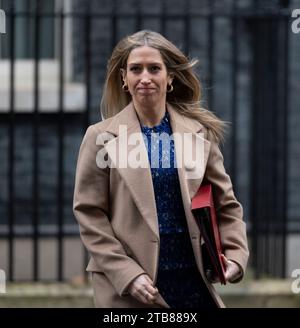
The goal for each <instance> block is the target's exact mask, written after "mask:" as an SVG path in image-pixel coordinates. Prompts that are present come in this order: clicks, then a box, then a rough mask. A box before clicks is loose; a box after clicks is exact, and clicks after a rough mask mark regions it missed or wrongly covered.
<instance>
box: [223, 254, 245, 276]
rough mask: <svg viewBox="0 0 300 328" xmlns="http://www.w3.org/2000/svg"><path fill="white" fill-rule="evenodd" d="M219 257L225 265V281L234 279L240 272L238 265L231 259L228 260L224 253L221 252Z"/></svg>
mask: <svg viewBox="0 0 300 328" xmlns="http://www.w3.org/2000/svg"><path fill="white" fill-rule="evenodd" d="M221 257H222V261H223V263H224V266H225V279H226V281H232V280H235V279H236V278H237V277H238V276H239V275H240V274H241V269H240V267H239V265H238V264H237V263H235V262H233V261H231V260H228V259H227V258H226V256H225V255H224V254H222V255H221Z"/></svg>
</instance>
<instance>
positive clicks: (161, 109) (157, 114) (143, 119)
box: [134, 103, 166, 128]
mask: <svg viewBox="0 0 300 328" xmlns="http://www.w3.org/2000/svg"><path fill="white" fill-rule="evenodd" d="M134 108H135V110H136V113H137V115H138V118H139V120H140V123H141V125H143V126H147V127H150V128H152V127H154V126H156V125H158V124H159V123H160V122H161V120H162V119H163V117H164V115H165V113H166V104H164V105H162V106H155V107H152V106H151V107H145V106H140V105H139V104H135V103H134Z"/></svg>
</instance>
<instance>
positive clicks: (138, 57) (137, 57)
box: [127, 46, 163, 64]
mask: <svg viewBox="0 0 300 328" xmlns="http://www.w3.org/2000/svg"><path fill="white" fill-rule="evenodd" d="M137 62H146V63H160V64H161V63H163V59H162V56H161V53H160V52H159V50H157V49H155V48H152V47H149V46H141V47H137V48H135V49H133V50H132V51H131V52H130V54H129V56H128V59H127V64H133V63H137Z"/></svg>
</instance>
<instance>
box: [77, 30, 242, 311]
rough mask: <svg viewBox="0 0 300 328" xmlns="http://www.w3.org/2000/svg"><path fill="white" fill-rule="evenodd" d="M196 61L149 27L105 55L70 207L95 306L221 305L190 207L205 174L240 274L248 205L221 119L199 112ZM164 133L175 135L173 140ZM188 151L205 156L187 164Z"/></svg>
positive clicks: (230, 260)
mask: <svg viewBox="0 0 300 328" xmlns="http://www.w3.org/2000/svg"><path fill="white" fill-rule="evenodd" d="M194 64H195V61H193V62H189V61H188V59H187V58H186V57H185V55H184V54H183V53H182V52H181V51H180V50H179V49H178V48H177V47H176V46H175V45H174V44H172V43H171V42H169V41H168V40H166V39H165V38H164V37H163V36H162V35H160V34H159V33H156V32H152V31H146V30H144V31H140V32H137V33H135V34H133V35H131V36H128V37H125V38H124V39H123V40H121V41H120V42H119V43H118V44H117V46H116V47H115V49H114V51H113V53H112V56H111V58H110V60H109V63H108V71H107V78H106V82H105V86H104V90H103V98H102V102H101V106H102V115H103V116H104V117H105V119H104V120H102V121H101V122H99V123H97V124H94V125H92V126H90V127H89V128H88V129H87V132H86V134H85V136H84V139H83V141H82V145H81V148H80V152H79V157H78V164H77V171H76V183H75V192H74V207H73V210H74V214H75V216H76V218H77V220H78V222H79V226H80V233H81V238H82V240H83V243H84V245H85V246H86V248H87V249H88V251H89V253H90V255H91V259H90V262H89V264H88V267H87V271H91V272H92V285H93V289H94V302H95V306H96V307H171V308H178V307H183V308H193V307H195V308H212V307H223V306H224V304H223V303H222V301H221V299H220V297H219V296H218V295H217V294H216V292H215V290H214V287H213V285H212V282H216V280H215V281H211V280H210V281H208V279H207V277H206V276H205V273H204V268H203V263H202V256H201V247H200V244H201V243H202V239H201V236H200V232H199V229H198V227H197V225H196V223H195V218H194V217H193V215H192V213H191V199H192V197H193V196H194V195H195V193H196V192H197V190H198V188H199V187H200V185H201V183H202V182H203V181H204V180H205V181H206V182H209V183H211V184H212V187H213V192H214V201H215V206H216V209H217V215H218V219H219V225H220V233H221V238H222V243H223V248H224V257H223V260H224V264H225V267H226V280H227V281H230V282H238V281H240V280H241V279H242V277H243V275H244V272H245V268H246V264H247V260H248V246H247V239H246V229H245V224H244V222H243V220H242V217H243V211H242V207H241V205H240V204H239V202H238V201H237V200H236V198H235V196H234V194H233V191H232V185H231V182H230V178H229V176H228V175H227V174H226V172H225V169H224V166H223V157H222V154H221V153H220V150H219V147H218V143H219V142H220V141H221V140H222V130H223V127H224V123H223V122H221V121H220V120H219V119H218V118H217V117H216V116H214V115H213V114H212V113H211V112H209V111H207V110H204V109H202V108H200V83H199V80H198V79H197V77H196V75H195V74H194V72H193V70H192V67H193V66H194ZM141 135H142V139H139V138H138V136H141ZM162 135H164V136H165V137H167V139H168V137H169V139H168V140H169V143H167V146H166V144H163V141H162V139H161V138H160V136H162ZM175 135H177V138H176V137H174V136H175ZM186 135H189V136H190V138H185V136H186ZM172 136H173V138H172ZM179 137H182V139H181V141H184V142H179V139H180V138H179ZM134 138H135V139H134ZM132 140H135V141H136V140H139V143H136V142H135V143H134V142H133V141H132ZM199 141H200V142H199ZM191 149H194V150H193V153H191ZM189 152H190V153H191V154H194V155H195V152H196V153H197V152H198V153H200V154H201V157H200V159H199V160H198V161H197V162H195V161H194V162H192V161H191V160H190V161H185V158H183V160H182V156H183V157H184V156H186V155H187V156H189V155H191V154H190V153H189ZM189 157H190V156H189ZM180 158H181V160H179V159H180ZM182 162H183V165H179V164H180V163H182ZM200 162H201V163H202V164H201V167H200V170H198V169H197V165H198V168H199V163H200ZM124 163H125V164H126V165H124ZM166 163H167V165H165V164H166ZM149 164H150V165H149Z"/></svg>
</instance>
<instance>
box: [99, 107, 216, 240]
mask: <svg viewBox="0 0 300 328" xmlns="http://www.w3.org/2000/svg"><path fill="white" fill-rule="evenodd" d="M167 110H168V112H169V116H170V125H171V128H172V132H173V134H174V135H176V134H177V135H178V136H181V137H183V135H184V134H186V135H187V134H188V135H189V136H190V138H188V139H187V142H186V143H185V146H184V148H185V149H187V150H188V151H189V152H190V153H191V154H193V155H194V156H195V150H196V148H197V147H198V151H200V152H201V154H202V155H203V156H201V160H200V161H198V162H199V164H200V166H201V167H200V170H201V171H202V173H201V174H196V176H194V177H193V175H192V169H191V167H189V165H188V163H186V162H185V161H183V165H181V167H178V176H179V181H180V189H181V194H182V200H183V204H184V209H185V213H186V217H187V222H188V227H189V229H190V234H192V236H193V235H194V236H195V235H198V227H197V225H196V223H195V220H194V218H193V216H192V213H191V199H192V198H193V196H194V195H195V194H196V192H197V190H198V188H199V187H200V184H201V182H202V179H203V175H204V167H205V166H206V161H207V158H208V153H209V148H210V142H209V141H207V140H206V139H204V137H203V135H201V131H202V128H203V126H202V125H201V124H200V123H199V122H198V121H196V120H193V119H190V118H188V117H185V116H183V115H181V114H179V113H178V112H177V111H176V110H175V109H174V108H173V106H171V105H170V104H168V103H167ZM120 125H124V126H126V134H125V133H122V132H121V133H120V131H119V127H120ZM105 131H106V132H108V133H111V134H113V135H114V138H113V139H112V140H110V141H109V142H108V143H107V144H106V145H105V147H106V150H107V153H108V155H109V157H110V158H113V153H114V150H115V149H119V147H120V146H121V148H122V149H124V145H125V143H127V146H126V152H127V154H128V153H130V152H131V151H132V150H133V149H134V148H136V147H137V146H136V145H128V142H127V140H128V139H129V137H130V135H131V134H133V133H141V132H142V131H141V128H140V122H139V119H138V116H137V113H136V111H135V109H134V106H133V103H132V102H131V103H130V104H129V105H128V106H126V107H125V108H124V109H123V110H122V111H121V112H119V113H118V114H117V115H115V116H114V117H113V118H112V119H111V122H110V124H108V126H107V128H106V129H105ZM181 140H183V139H181ZM197 140H198V142H196V141H197ZM174 146H175V151H176V156H177V153H178V152H180V149H181V150H182V144H181V142H179V141H178V140H177V139H176V138H175V140H174ZM115 147H116V148H115ZM199 147H200V148H201V149H200V148H199ZM139 152H140V154H141V162H142V163H143V164H142V165H141V167H137V168H132V167H130V166H127V167H126V168H122V167H119V166H118V165H116V169H117V170H118V171H119V173H120V175H121V177H122V178H123V179H124V181H125V183H126V184H127V187H128V189H129V191H130V193H131V195H132V197H133V199H134V201H135V203H136V206H137V208H138V209H139V211H140V212H141V214H142V216H143V218H144V219H145V220H146V222H147V224H148V225H149V227H150V228H151V230H152V231H153V233H154V234H155V236H156V238H157V239H159V228H158V220H157V211H156V204H155V195H154V189H153V183H152V176H151V169H150V166H149V164H148V163H149V162H148V153H147V149H146V146H145V144H144V143H141V145H140V147H139ZM181 153H184V154H185V152H182V151H181ZM193 158H195V157H193ZM200 162H201V163H200ZM147 166H148V167H147ZM198 169H199V167H198ZM188 177H189V178H188ZM191 177H192V178H191Z"/></svg>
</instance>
